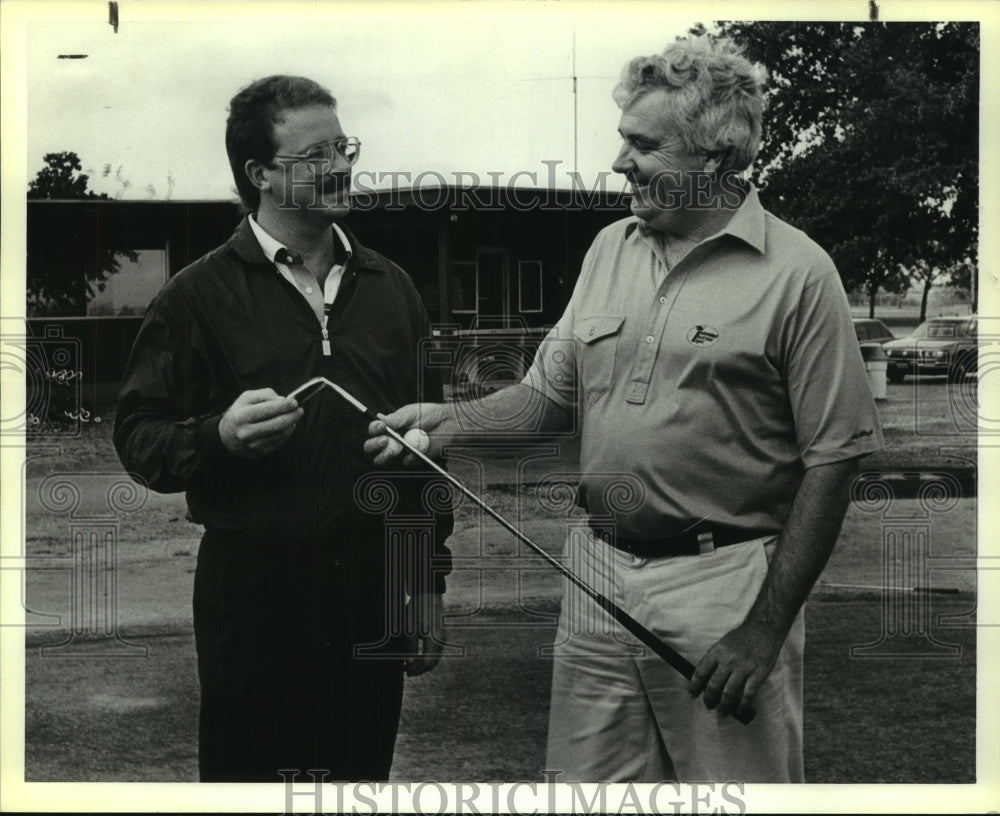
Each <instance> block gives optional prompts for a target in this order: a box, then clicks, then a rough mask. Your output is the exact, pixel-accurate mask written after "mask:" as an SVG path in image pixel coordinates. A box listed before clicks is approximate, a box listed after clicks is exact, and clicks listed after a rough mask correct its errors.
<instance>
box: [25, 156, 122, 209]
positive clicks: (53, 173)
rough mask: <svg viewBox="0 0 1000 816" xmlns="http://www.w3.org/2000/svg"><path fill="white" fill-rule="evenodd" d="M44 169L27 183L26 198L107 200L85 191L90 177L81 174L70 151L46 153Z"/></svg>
mask: <svg viewBox="0 0 1000 816" xmlns="http://www.w3.org/2000/svg"><path fill="white" fill-rule="evenodd" d="M42 160H43V161H44V162H45V165H46V166H45V167H43V168H42V169H41V170H39V171H38V174H37V175H36V176H35V178H34V179H33V180H32V181H30V182H28V198H53V199H66V198H107V196H106V195H105V194H104V193H101V194H100V195H97V194H96V193H93V192H90V191H88V190H87V182H88V181H89V180H90V176H88V175H86V174H84V173H81V172H80V171H81V170H82V169H83V166H82V165H81V164H80V158H79V157H78V156H77V155H76V153H73V152H72V151H65V152H62V153H46V154H45V155H44V156H43V157H42Z"/></svg>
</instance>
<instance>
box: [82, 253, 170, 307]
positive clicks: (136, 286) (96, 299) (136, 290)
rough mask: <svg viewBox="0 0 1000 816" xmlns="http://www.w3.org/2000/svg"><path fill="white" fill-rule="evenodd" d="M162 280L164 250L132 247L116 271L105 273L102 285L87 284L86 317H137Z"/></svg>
mask: <svg viewBox="0 0 1000 816" xmlns="http://www.w3.org/2000/svg"><path fill="white" fill-rule="evenodd" d="M166 281H167V252H166V250H164V249H136V250H133V251H132V253H131V254H130V256H129V257H128V258H124V259H121V260H120V261H119V268H118V271H117V272H115V273H114V274H113V275H108V276H107V278H106V279H105V280H104V281H103V285H93V284H91V289H92V290H93V295H92V296H91V297H90V298H89V299H88V301H87V316H88V317H97V316H101V317H127V316H139V317H141V316H142V315H144V314H145V313H146V307H147V306H149V304H150V302H152V300H153V298H154V297H156V293H157V292H159V291H160V288H161V287H162V286H163V284H164V283H166Z"/></svg>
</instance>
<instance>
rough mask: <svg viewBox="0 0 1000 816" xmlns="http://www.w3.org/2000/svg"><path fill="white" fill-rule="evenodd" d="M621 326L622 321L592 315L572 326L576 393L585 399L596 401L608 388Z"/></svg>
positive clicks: (613, 317) (621, 318)
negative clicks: (576, 369) (575, 359)
mask: <svg viewBox="0 0 1000 816" xmlns="http://www.w3.org/2000/svg"><path fill="white" fill-rule="evenodd" d="M624 323H625V318H624V317H618V316H615V315H595V316H593V317H584V318H581V319H580V320H577V321H576V323H575V325H574V326H573V335H574V337H575V338H576V341H577V367H578V369H579V371H578V376H579V383H580V390H581V391H582V392H583V393H584V394H586V395H587V398H588V399H596V398H597V397H599V396H601V395H602V394H605V393H607V391H608V389H609V388H611V381H612V378H613V376H614V369H615V356H616V353H617V351H618V340H619V337H620V336H621V329H622V325H623V324H624Z"/></svg>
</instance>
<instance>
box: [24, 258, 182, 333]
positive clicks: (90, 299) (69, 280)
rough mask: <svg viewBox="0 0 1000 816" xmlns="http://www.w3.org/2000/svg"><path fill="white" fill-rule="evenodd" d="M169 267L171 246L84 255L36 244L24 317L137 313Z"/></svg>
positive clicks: (124, 314) (30, 266) (31, 262)
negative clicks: (82, 256) (87, 256)
mask: <svg viewBox="0 0 1000 816" xmlns="http://www.w3.org/2000/svg"><path fill="white" fill-rule="evenodd" d="M49 245H51V246H49ZM168 269H169V247H162V248H157V249H148V248H147V249H100V250H98V252H97V253H96V256H92V257H90V258H87V259H84V258H81V257H80V253H74V252H67V251H65V249H64V248H62V246H61V245H60V244H59V243H58V242H48V244H46V242H39V243H38V244H36V245H35V246H34V247H30V248H29V250H28V268H27V281H26V286H25V288H26V294H27V316H28V317H127V316H138V317H141V316H142V315H143V314H145V312H146V308H147V307H148V306H149V304H150V302H151V301H152V300H153V298H154V297H155V296H156V294H157V292H159V291H160V288H161V287H162V286H163V284H164V283H166V281H167V275H168Z"/></svg>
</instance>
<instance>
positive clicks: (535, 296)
mask: <svg viewBox="0 0 1000 816" xmlns="http://www.w3.org/2000/svg"><path fill="white" fill-rule="evenodd" d="M517 291H518V311H519V312H521V313H522V314H530V313H532V312H540V311H542V262H541V261H520V262H519V263H518V265H517Z"/></svg>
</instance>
